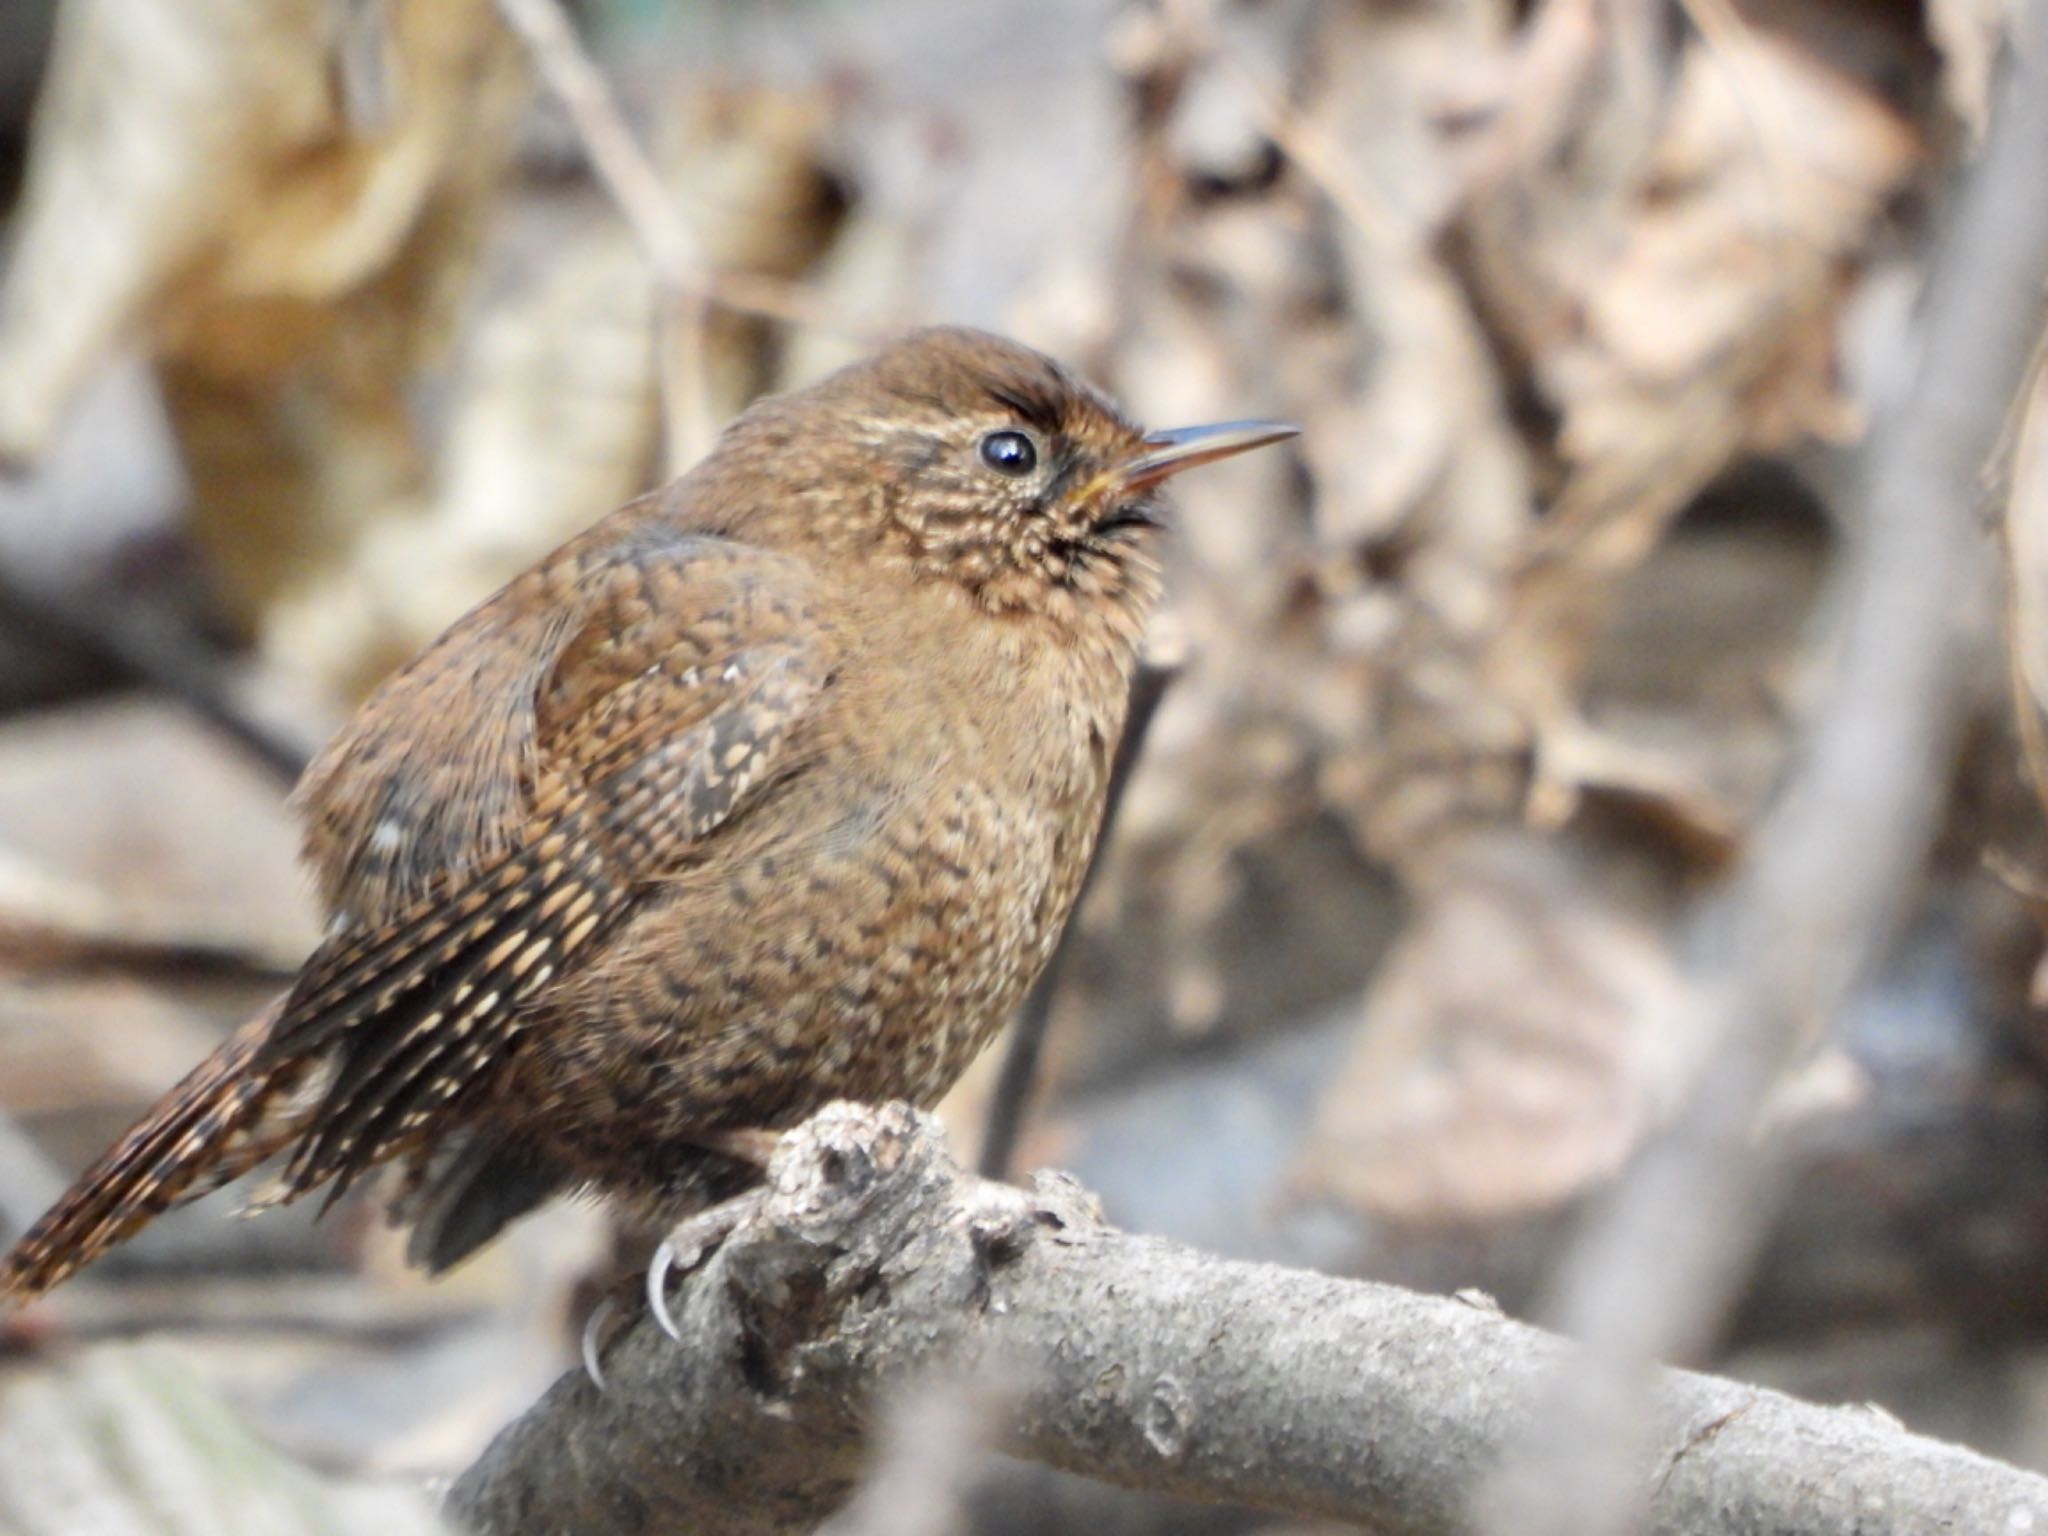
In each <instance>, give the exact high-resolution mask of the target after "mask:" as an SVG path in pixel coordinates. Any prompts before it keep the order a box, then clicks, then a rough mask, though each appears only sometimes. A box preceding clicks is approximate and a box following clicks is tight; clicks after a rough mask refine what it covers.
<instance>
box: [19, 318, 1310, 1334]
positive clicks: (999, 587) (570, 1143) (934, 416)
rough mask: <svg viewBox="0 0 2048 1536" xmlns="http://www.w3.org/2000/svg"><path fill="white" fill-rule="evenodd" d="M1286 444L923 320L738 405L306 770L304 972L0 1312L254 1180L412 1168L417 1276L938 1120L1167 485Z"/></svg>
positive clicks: (1055, 907)
mask: <svg viewBox="0 0 2048 1536" xmlns="http://www.w3.org/2000/svg"><path fill="white" fill-rule="evenodd" d="M1288 430H1289V429H1285V428H1276V427H1271V426H1268V425H1265V424H1261V423H1250V424H1243V425H1235V426H1228V427H1221V428H1197V429H1189V430H1187V431H1183V432H1179V433H1164V434H1154V435H1152V436H1150V437H1148V436H1146V435H1145V434H1144V433H1143V432H1141V431H1140V430H1139V429H1138V428H1137V427H1135V426H1133V425H1132V424H1131V423H1130V422H1129V421H1127V420H1126V419H1125V418H1124V417H1123V416H1122V415H1121V414H1120V413H1119V412H1118V411H1117V410H1116V408H1115V407H1114V406H1112V405H1111V404H1110V403H1109V402H1108V401H1107V400H1105V399H1104V398H1103V397H1102V396H1101V395H1099V394H1097V393H1096V392H1094V391H1093V390H1091V389H1090V388H1088V387H1087V386H1086V385H1084V384H1082V383H1080V382H1078V381H1077V380H1075V379H1074V378H1073V377H1072V376H1071V375H1069V374H1068V373H1066V372H1065V371H1064V370H1063V369H1061V368H1060V367H1058V366H1057V365H1056V364H1054V363H1052V362H1051V361H1050V360H1049V359H1046V358H1044V357H1042V356H1040V355H1039V354H1037V353H1035V352H1032V351H1030V350H1028V349H1026V348H1023V347H1019V346H1016V345H1014V344H1012V343H1009V342H1005V341H1001V340H999V339H997V338H995V337H992V336H987V335H983V334H981V333H978V332H973V331H966V330H954V329H942V330H930V331H923V332H918V333H915V334H913V335H911V336H909V337H907V338H906V339H904V340H903V341H901V342H899V343H897V344H896V345H894V346H893V347H891V348H889V349H887V350H885V351H883V352H882V353H880V354H878V355H877V356H876V357H874V358H872V359H870V360H868V361H866V362H864V363H860V364H857V365H855V366H853V367H851V368H848V369H845V370H843V371H841V372H840V373H838V374H835V375H833V376H832V377H831V378H829V379H826V380H825V381H823V382H822V383H820V384H818V385H816V386H814V387H812V388H810V389H807V390H803V391H800V392H797V393H795V394H791V395H787V396H783V397H780V398H777V399H773V400H767V401H764V402H762V403H760V404H759V405H757V406H755V407H754V408H753V409H752V410H750V411H748V412H747V413H746V414H745V415H744V416H742V417H741V418H740V419H739V420H738V421H736V422H735V423H734V424H733V425H732V426H731V427H730V428H729V429H728V430H727V431H726V433H725V434H724V436H723V438H722V439H721V440H720V442H719V444H718V446H717V448H716V449H715V450H714V451H713V452H712V453H711V454H710V456H709V457H707V458H706V459H705V460H704V462H703V463H702V464H700V465H698V466H697V468H696V469H694V470H693V471H692V472H691V473H690V474H688V475H686V476H684V477H683V478H682V479H681V480H678V481H676V482H675V483H674V484H672V485H670V486H668V487H667V488H665V489H663V490H661V491H658V492H656V493H654V494H653V495H651V496H647V497H644V498H642V499H641V500H639V501H636V502H633V503H631V504H630V505H628V506H626V507H624V508H622V509H621V510H620V511H618V512H616V513H614V514H613V515H612V516H610V517H608V518H606V519H605V520H603V521H602V522H600V523H598V524H597V525H596V526H595V527H594V528H592V529H590V530H589V531H588V532H587V533H585V534H584V535H583V536H581V537H580V538H578V539H576V540H574V541H572V542H571V543H569V544H567V545H565V546H564V547H563V548H561V549H560V550H557V551H556V552H555V553H554V554H552V555H550V556H548V557H547V558H546V559H544V560H543V561H541V562H540V564H538V565H537V566H535V567H534V568H533V569H531V570H530V571H528V572H527V573H526V574H524V575H522V576H520V577H518V578H517V579H516V580H514V581H513V582H512V583H511V584H510V585H508V586H507V587H505V588H504V590H502V591H501V592H499V593H498V594H497V595H496V596H494V597H492V598H490V599H489V600H487V601H486V602H484V603H483V604H482V605H480V606H479V607H477V608H476V609H475V610H473V611H472V612H471V613H469V614H468V615H467V616H466V617H464V618H463V619H461V620H460V621H458V622H457V623H456V624H455V625H454V626H453V627H452V628H450V629H449V630H448V632H447V633H446V634H444V635H443V636H442V637H441V638H440V639H439V640H438V641H436V642H435V643H434V644H433V645H432V646H430V647H429V648H428V649H427V650H426V651H425V652H424V653H423V654H422V655H421V656H420V657H419V658H418V659H417V660H415V661H414V662H413V663H412V664H411V665H409V666H407V667H406V668H404V669H403V670H401V671H400V672H398V673H397V674H396V675H394V676H393V677H392V678H391V679H390V680H389V681H388V682H386V683H385V684H384V686H383V687H382V688H380V689H379V690H378V691H377V692H376V694H374V695H373V696H372V697H371V698H370V699H369V700H368V701H367V702H366V703H365V704H364V706H363V707H362V709H361V710H360V711H359V712H358V713H357V715H356V717H355V718H354V720H353V721H351V722H350V724H349V725H348V726H346V727H345V728H344V729H343V730H342V731H341V733H340V734H339V735H338V736H336V738H335V739H334V741H333V742H332V743H331V744H330V745H329V746H328V747H327V749H326V750H325V751H324V752H323V753H322V754H321V755H320V757H319V759H318V760H317V761H316V762H315V763H314V764H313V766H312V767H311V768H310V769H309V770H308V771H307V774H306V777H305V780H304V782H303V783H302V784H301V785H300V787H299V790H298V792H297V795H296V797H295V803H296V806H297V809H298V811H299V813H300V815H301V816H302V818H303V820H304V824H305V852H306V858H307V861H308V863H309V864H310V866H311V867H312V870H313V872H314V875H315V877H316V879H317V881H318V885H319V891H320V896H321V898H322V900H323V901H324V903H325V904H326V906H327V909H328V911H329V913H330V916H331V922H330V926H329V930H328V937H327V939H326V940H325V942H324V943H322V944H321V945H320V947H319V948H318V949H317V950H316V951H315V952H314V953H313V955H312V956H311V957H310V958H309V959H308V960H307V962H306V964H305V967H304V968H303V970H302V971H301V972H300V974H299V977H298V979H297V981H296V982H295V984H294V985H293V987H292V988H291V990H290V992H289V993H288V994H287V995H286V996H285V997H284V998H283V999H282V1000H281V1001H280V1002H279V1003H278V1004H277V1005H276V1006H275V1007H274V1008H273V1009H272V1010H271V1011H270V1012H269V1013H268V1014H266V1015H265V1016H263V1017H262V1018H260V1019H258V1020H256V1021H254V1022H253V1023H251V1024H250V1025H248V1026H246V1027H245V1028H244V1029H243V1030H241V1031H240V1032H238V1033H237V1034H236V1035H235V1036H234V1037H233V1038H232V1039H230V1040H229V1041H228V1042H227V1043H226V1044H225V1045H223V1046H222V1047H221V1048H220V1049H219V1050H218V1051H216V1052H215V1053H214V1054H213V1055H212V1056H211V1057H209V1058H208V1059H207V1060H206V1061H205V1062H204V1063H202V1064H201V1066H200V1067H199V1068H198V1069H196V1070H195V1071H194V1072H193V1073H192V1074H191V1075H190V1076H189V1077H187V1078H186V1079H185V1081H184V1082H182V1083H180V1084H179V1085H178V1087H177V1088H175V1089H173V1090H172V1092H171V1093H170V1094H169V1095H168V1096H167V1097H166V1098H165V1099H164V1100H163V1101H162V1103H160V1104H159V1105H158V1106H157V1108H156V1109H155V1110H153V1111H152V1112H151V1113H150V1115H149V1116H148V1117H147V1118H146V1119H145V1120H144V1121H143V1123H142V1124H141V1125H140V1126H138V1127H137V1128H136V1129H135V1130H134V1131H132V1132H131V1133H130V1134H129V1135H128V1136H127V1137H126V1138H125V1139H124V1140H123V1141H122V1142H121V1143H120V1145H118V1146H117V1147H115V1148H114V1150H113V1151H112V1152H110V1153H109V1154H108V1155H107V1156H106V1157H105V1158H104V1159H102V1161H101V1162H100V1163H99V1164H98V1165H96V1166H95V1167H94V1168H93V1169H92V1170H90V1171H89V1172H88V1173H87V1174H86V1175H85V1177H84V1178H83V1179H82V1180H81V1181H80V1182H79V1184H78V1185H77V1186H76V1187H75V1188H74V1189H73V1190H72V1192H71V1193H70V1194H69V1195H67V1196H66V1197H65V1198H64V1200H63V1201H62V1202H60V1203H59V1204H58V1206H57V1207H56V1208H55V1209H54V1210H52V1211H51V1212H50V1214H49V1215H47V1216H46V1217H44V1218H43V1220H42V1221H41V1222H39V1223H38V1224H37V1225H36V1227H35V1228H34V1229H33V1230H31V1231H30V1232H29V1233H28V1234H27V1235H26V1236H25V1237H24V1238H23V1239H22V1240H21V1242H20V1244H19V1245H18V1246H17V1247H16V1248H15V1250H14V1251H13V1253H11V1254H10V1255H9V1256H8V1257H7V1259H6V1260H5V1261H4V1263H0V1300H5V1299H11V1298H25V1297H28V1296H33V1295H36V1294H39V1293H40V1292H42V1291H44V1290H47V1289H48V1288H49V1287H50V1286H52V1285H55V1284H56V1283H57V1282H58V1281H60V1280H62V1279H63V1278H64V1277H65V1276H67V1275H68V1274H70V1273H71V1272H72V1271H74V1270H76V1269H77V1268H78V1267H79V1266H81V1265H83V1264H85V1263H87V1262H89V1261H91V1260H92V1259H93V1258H95V1257H97V1256H98V1255H99V1254H100V1253H102V1252H104V1251H105V1250H106V1249H107V1248H108V1247H110V1246H112V1245H113V1244H114V1243H117V1242H119V1241H121V1240H123V1239H124V1238H126V1237H128V1236H130V1235H131V1234H132V1233H133V1232H134V1231H136V1230H137V1229H138V1228H139V1227H141V1226H142V1225H143V1224H144V1223H146V1222H147V1221H148V1220H150V1219H151V1218H152V1217H154V1216H156V1215H158V1214H160V1213H161V1212H162V1211H164V1210H166V1209H168V1208H169V1207H170V1206H172V1205H174V1204H177V1203H179V1202H181V1201H183V1200H186V1199H189V1198H192V1197H193V1196H195V1195H196V1194H198V1193H202V1192H204V1191H205V1190H207V1189H211V1188H214V1187H217V1186H218V1185H219V1184H221V1183H223V1182H225V1181H226V1180H228V1179H231V1178H235V1177H239V1176H240V1175H242V1174H244V1173H246V1172H248V1171H250V1170H251V1169H253V1168H254V1167H256V1166H257V1165H258V1164H259V1163H262V1162H264V1161H266V1160H269V1159H271V1158H272V1157H273V1156H275V1155H280V1154H281V1155H282V1156H283V1164H282V1167H281V1169H280V1171H279V1172H278V1173H277V1175H276V1176H275V1179H274V1180H273V1182H272V1184H271V1186H270V1188H269V1190H268V1192H267V1193H266V1195H264V1196H263V1197H262V1198H263V1199H264V1200H266V1201H286V1200H291V1199H295V1198H297V1197H299V1196H301V1195H304V1194H306V1193H308V1192H310V1191H313V1190H318V1189H323V1188H324V1189H326V1190H327V1191H329V1195H330V1198H332V1196H333V1195H338V1194H339V1193H341V1192H342V1191H344V1190H346V1189H347V1188H348V1187H349V1186H350V1185H351V1184H353V1183H354V1182H355V1181H356V1180H358V1179H359V1178H360V1177H361V1176H362V1175H363V1174H364V1173H366V1172H367V1171H369V1170H370V1169H372V1168H375V1167H377V1166H379V1165H380V1164H384V1163H387V1162H393V1161H397V1162H400V1163H402V1164H404V1165H405V1166H406V1168H407V1182H406V1188H405V1192H404V1194H403V1195H402V1196H401V1204H400V1211H401V1214H403V1215H404V1216H406V1217H408V1218H410V1219H411V1220H412V1221H413V1223H414V1227H415V1235H414V1254H415V1257H416V1258H417V1259H419V1260H420V1261H421V1262H423V1263H426V1264H428V1265H430V1266H432V1267H437V1268H438V1267H442V1266H445V1265H447V1264H449V1263H452V1262H454V1261H455V1260H457V1259H459V1258H460V1257H462V1256H463V1255H464V1254H465V1253H467V1252H469V1251H470V1250H471V1249H472V1248H474V1247H475V1246H476V1245H477V1244H478V1243H480V1242H482V1241H485V1240H486V1239H488V1238H489V1237H490V1236H491V1235H492V1234H493V1233H495V1232H496V1231H497V1230H498V1229H499V1228H500V1227H501V1226H502V1225H503V1224H504V1222H505V1221H507V1220H509V1219H510V1218H511V1217H513V1216H515V1215H517V1214H519V1213H520V1212H521V1211H523V1210H525V1209H527V1208H528V1207H530V1206H531V1205H533V1204H535V1203H537V1202H538V1201H539V1200H541V1199H543V1198H545V1197H546V1195H548V1194H549V1193H551V1192H553V1191H554V1190H556V1189H562V1188H574V1187H587V1188H591V1189H594V1190H596V1191H598V1192H599V1193H601V1194H604V1195H606V1196H608V1197H611V1198H613V1199H615V1200H618V1201H620V1202H623V1203H624V1204H625V1205H626V1206H627V1207H628V1208H629V1209H631V1210H633V1211H634V1212H636V1213H637V1214H639V1215H641V1216H644V1217H646V1218H648V1219H650V1220H651V1219H675V1218H679V1217H681V1216H683V1215H685V1214H688V1213H689V1212H691V1211H692V1210H694V1209H697V1208H699V1207H701V1206H702V1205H704V1204H706V1203H707V1202H709V1201H712V1200H715V1199H718V1198H722V1197H724V1196H726V1195H729V1194H732V1193H735V1192H737V1191H739V1190H740V1189H742V1188H744V1187H745V1186H746V1184H747V1183H748V1182H749V1181H750V1180H752V1179H753V1178H755V1177H757V1174H756V1172H755V1171H754V1170H753V1169H752V1168H750V1167H749V1166H748V1165H746V1164H745V1163H743V1162H741V1161H738V1160H736V1159H735V1158H733V1157H731V1156H729V1155H727V1153H726V1152H722V1151H718V1150H714V1148H715V1147H717V1146H719V1145H720V1138H721V1137H722V1136H723V1135H725V1134H726V1133H732V1132H745V1131H750V1130H763V1129H770V1130H772V1129H777V1128H781V1127H785V1126H788V1125H790V1124H793V1123H795V1122H796V1121H798V1120H800V1119H802V1118H803V1117H804V1116H805V1115H807V1114H809V1113H810V1112H812V1111H813V1110H815V1109H817V1108H819V1107H820V1106H822V1105H823V1104H825V1103H826V1102H828V1101H830V1100H832V1099H834V1098H856V1099H867V1100H883V1099H892V1098H902V1099H909V1100H912V1101H914V1102H916V1103H919V1104H930V1103H931V1102H933V1101H935V1100H936V1099H937V1098H938V1097H939V1096H940V1095H941V1094H943V1093H944V1092H945V1090H946V1089H947V1088H948V1087H949V1086H950V1085H951V1084H952V1082H953V1081H954V1079H955V1078H956V1077H957V1076H958V1075H959V1073H960V1071H961V1070H962V1069H963V1068H964V1067H965V1066H966V1064H967V1063H968V1061H969V1060H970V1059H971V1058H972V1057H973V1055H974V1053H975V1052H976V1051H977V1050H978V1049H979V1048H980V1047H981V1046H982V1045H983V1044H984V1043H985V1042H986V1041H987V1039H988V1037H989V1036H990V1034H991V1033H992V1032H993V1031H994V1030H995V1029H996V1028H997V1027H998V1026H999V1025H1000V1024H1001V1023H1002V1021H1003V1019H1004V1018H1005V1016H1006V1015H1007V1014H1008V1013H1009V1012H1010V1010H1011V1009H1012V1008H1013V1007H1014V1006H1015V1005H1016V1003H1017V1001H1018V999H1019V998H1020V997H1021V996H1022V994H1023V993H1024V991H1025V989H1026V988H1027V987H1028V986H1029V985H1030V983H1031V981H1032V979H1033V978H1034V977H1035V976H1036V975H1037V974H1038V972H1039V970H1040V969H1041V967H1042V966H1043V965H1044V963H1045V961H1046V959H1047V957H1048V956H1049V954H1050V953H1051V949H1052V945H1053V942H1054V940H1055V938H1056V937H1057V934H1058V931H1059V928H1060V925H1061V924H1062V923H1063V922H1064V920H1065V918H1066V914H1067V910H1068V908H1069V906H1070V905H1071V904H1072V902H1073V899H1074V896H1075V892H1076V890H1077V889H1078V886H1079V883H1080V879H1081V874H1082V871H1083V868H1084V867H1085V865H1086V862H1087V857H1088V853H1089V849H1090V847H1091V845H1092V843H1093V841H1094V837H1095V834H1096V830H1097V824H1098V822H1099V821H1100V818H1101V811H1102V803H1103V795H1104V790H1105V788H1106V783H1107V775H1108V769H1109V762H1110V757H1111V754H1112V752H1113V751H1114V749H1115V745H1116V741H1117V738H1118V735H1119V734H1120V732H1121V731H1122V729H1123V719H1124V701H1125V694H1126V689H1127V687H1128V684H1129V680H1130V674H1131V671H1132V668H1133V666H1134V664H1135V658H1136V653H1137V647H1138V642H1139V636H1140V632H1141V630H1142V628H1143V625H1144V622H1145V616H1146V614H1147V612H1148V610H1149V609H1150V607H1151V605H1152V603H1153V601H1154V598H1155V596H1156V594H1157V587H1158V575H1157V566H1156V563H1155V559H1154V551H1153V543H1154V539H1155V535H1156V530H1157V528H1158V526H1159V516H1158V514H1159V508H1158V505H1157V503H1156V501H1155V500H1154V499H1153V498H1154V493H1155V490H1156V487H1157V485H1158V483H1159V482H1160V481H1161V480H1163V479H1164V478H1165V477H1166V476H1167V475H1168V474H1171V473H1173V472H1175V471H1177V470H1179V469H1182V468H1185V467H1187V466H1188V465H1190V464H1193V463H1199V462H1203V461H1205V460H1207V459H1212V458H1217V457H1221V456H1223V455H1224V454H1226V453H1232V452H1237V451H1241V450H1242V449H1244V448H1247V447H1254V446H1257V445H1258V444H1259V443H1262V442H1270V441H1274V440H1276V439H1277V438H1279V437H1282V436H1286V435H1288Z"/></svg>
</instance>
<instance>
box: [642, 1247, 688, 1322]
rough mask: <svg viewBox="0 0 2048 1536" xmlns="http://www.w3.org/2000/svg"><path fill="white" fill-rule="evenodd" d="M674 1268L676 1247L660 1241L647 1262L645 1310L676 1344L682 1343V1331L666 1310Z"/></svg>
mask: <svg viewBox="0 0 2048 1536" xmlns="http://www.w3.org/2000/svg"><path fill="white" fill-rule="evenodd" d="M675 1267H676V1245H675V1244H674V1243H672V1242H670V1241H669V1240H668V1239H666V1238H664V1239H662V1243H661V1246H660V1247H659V1248H657V1249H655V1250H654V1257H653V1258H651V1259H649V1260H648V1261H647V1310H648V1311H649V1312H651V1313H653V1314H654V1320H655V1322H657V1323H659V1324H660V1325H661V1331H662V1332H663V1333H665V1334H667V1335H668V1336H669V1337H670V1338H672V1339H674V1340H675V1341H676V1342H677V1343H678V1344H680V1343H682V1342H683V1331H682V1329H680V1328H678V1327H677V1326H676V1320H675V1319H674V1318H673V1317H671V1316H670V1315H669V1310H668V1277H669V1276H670V1275H671V1274H672V1273H674V1271H675Z"/></svg>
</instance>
